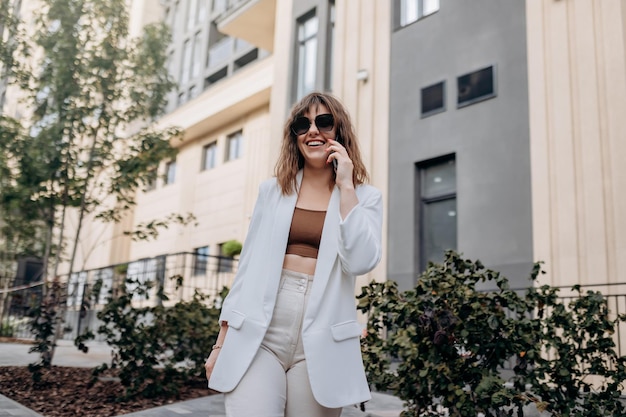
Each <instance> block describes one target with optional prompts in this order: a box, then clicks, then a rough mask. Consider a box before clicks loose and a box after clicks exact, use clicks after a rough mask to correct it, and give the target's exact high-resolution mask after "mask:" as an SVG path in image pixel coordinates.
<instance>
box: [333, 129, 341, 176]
mask: <svg viewBox="0 0 626 417" xmlns="http://www.w3.org/2000/svg"><path fill="white" fill-rule="evenodd" d="M335 140H336V141H337V142H339V143H340V144H342V145H343V141H342V140H341V136H339V132H337V137H336V138H335ZM333 169H334V170H335V172H337V160H336V159H333Z"/></svg>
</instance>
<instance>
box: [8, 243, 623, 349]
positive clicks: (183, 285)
mask: <svg viewBox="0 0 626 417" xmlns="http://www.w3.org/2000/svg"><path fill="white" fill-rule="evenodd" d="M237 266H238V262H237V260H235V259H232V258H226V257H220V256H211V255H200V254H196V253H191V252H181V253H176V254H169V255H162V256H157V257H154V258H146V259H139V260H136V261H132V262H129V263H127V264H119V265H111V266H107V267H105V268H100V269H93V270H88V271H80V272H77V273H74V274H72V276H71V277H62V278H64V279H62V280H61V281H62V283H63V285H64V286H63V289H64V293H65V294H67V295H66V297H65V298H64V300H63V302H64V303H65V304H66V306H67V314H66V325H67V327H68V329H69V331H68V332H66V333H65V336H64V337H65V338H67V339H73V338H74V337H75V336H76V335H77V334H79V333H80V332H82V331H83V330H84V329H85V328H87V327H89V328H91V329H96V328H97V325H98V320H97V317H96V316H97V313H98V311H100V310H102V307H103V306H104V304H105V303H106V302H107V299H108V297H110V296H111V292H112V291H114V289H115V288H119V284H120V283H121V281H122V280H124V279H125V278H126V277H128V278H132V279H134V280H136V281H137V282H143V283H145V282H148V281H150V282H152V283H153V284H154V285H153V288H152V290H151V292H150V294H149V297H148V298H140V297H137V298H136V300H135V303H136V304H137V305H138V306H148V305H155V304H158V303H159V302H160V301H159V299H158V297H157V296H156V291H157V288H158V287H159V286H160V287H161V288H163V290H164V292H165V293H166V294H167V296H168V298H169V300H168V301H166V302H164V303H163V304H164V305H165V306H169V305H174V304H175V303H177V302H178V301H182V300H190V299H191V298H192V297H193V294H194V292H195V291H200V292H202V293H203V294H206V295H209V296H210V297H213V299H215V298H216V297H217V296H218V295H219V293H220V291H221V290H222V289H223V288H224V287H230V285H231V283H232V280H233V278H234V276H235V273H236V271H237ZM98 282H100V283H101V290H100V292H99V295H98V297H97V300H96V302H95V303H93V302H87V301H89V295H90V294H91V291H92V289H93V287H94V286H95V284H96V283H98ZM178 284H180V285H178ZM558 288H559V299H560V301H561V302H563V303H564V304H565V305H567V304H568V303H569V302H570V301H572V300H573V299H575V298H577V297H578V296H579V293H578V292H576V291H574V290H573V289H572V287H571V286H569V287H558ZM580 288H581V293H582V294H585V293H586V292H587V291H598V292H600V293H602V294H603V296H604V297H605V299H606V300H607V303H608V307H609V311H610V314H611V318H615V317H617V316H618V315H620V314H626V282H625V283H619V284H617V283H615V284H588V285H581V286H580ZM520 291H523V290H520ZM40 300H41V287H40V286H34V287H30V288H23V289H20V290H17V291H12V292H11V293H10V296H9V300H8V306H9V307H8V309H7V311H8V313H7V311H5V316H4V317H3V318H2V322H1V323H0V330H2V332H1V333H0V336H1V335H6V334H8V333H10V334H11V335H12V336H14V337H19V338H25V339H29V338H32V334H31V332H30V330H29V326H28V322H29V320H30V318H29V312H30V311H32V309H33V308H34V307H36V306H37V305H38V304H39V303H40ZM614 340H615V344H616V350H617V352H618V353H619V355H620V356H625V355H626V323H624V322H620V323H619V325H618V326H617V328H616V329H615V334H614Z"/></svg>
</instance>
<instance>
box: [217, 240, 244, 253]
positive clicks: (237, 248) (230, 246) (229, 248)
mask: <svg viewBox="0 0 626 417" xmlns="http://www.w3.org/2000/svg"><path fill="white" fill-rule="evenodd" d="M242 248H243V245H242V244H241V242H239V241H237V240H229V241H228V242H224V244H223V245H222V255H224V256H229V257H233V256H235V255H239V254H240V253H241V249H242Z"/></svg>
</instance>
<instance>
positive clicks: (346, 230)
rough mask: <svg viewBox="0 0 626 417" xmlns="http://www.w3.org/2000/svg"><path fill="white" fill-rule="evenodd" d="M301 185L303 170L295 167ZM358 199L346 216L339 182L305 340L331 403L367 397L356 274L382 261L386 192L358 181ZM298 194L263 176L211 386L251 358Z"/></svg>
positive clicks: (320, 393)
mask: <svg viewBox="0 0 626 417" xmlns="http://www.w3.org/2000/svg"><path fill="white" fill-rule="evenodd" d="M297 178H298V186H299V185H300V182H301V181H302V171H300V173H299V174H298V177H297ZM356 194H357V197H358V199H359V204H358V205H357V206H356V207H354V208H353V209H352V210H351V211H350V213H349V214H348V215H347V216H346V218H345V219H343V221H342V220H341V216H340V213H339V198H340V191H339V189H338V188H337V187H336V186H335V188H334V190H333V192H332V195H331V198H330V201H329V204H328V209H327V214H326V218H325V221H324V229H323V232H322V238H321V242H320V247H319V253H318V257H317V264H316V269H315V275H314V278H313V286H312V288H311V293H310V296H309V301H308V305H307V308H306V312H305V314H304V318H303V323H302V342H303V345H304V352H305V357H306V363H307V370H308V373H309V378H310V382H311V388H312V391H313V394H314V396H315V399H316V401H317V402H319V403H320V404H321V405H323V406H325V407H329V408H337V407H343V406H346V405H350V404H357V403H360V402H363V401H367V400H369V399H370V398H371V397H370V392H369V388H368V384H367V381H366V378H365V372H364V369H363V362H362V359H361V354H360V340H359V336H360V335H361V326H360V325H359V323H358V322H357V321H356V308H355V299H354V285H355V276H356V275H362V274H365V273H367V272H369V271H371V270H372V269H373V268H374V267H375V266H376V265H377V264H378V262H379V261H380V257H381V253H382V249H381V228H382V198H381V194H380V192H379V191H378V190H377V189H375V188H374V187H371V186H369V185H361V186H358V187H357V188H356ZM296 200H297V194H296V193H293V194H291V195H288V196H284V195H283V194H282V192H281V190H280V187H279V186H278V184H277V182H276V179H275V178H273V179H270V180H267V181H265V182H263V183H262V184H261V186H260V188H259V196H258V199H257V202H256V205H255V208H254V212H253V214H252V220H251V223H250V228H249V230H248V236H247V238H246V241H245V243H244V246H243V252H242V254H241V258H240V262H239V270H238V272H237V276H236V277H235V281H234V283H233V286H232V288H231V290H230V293H229V295H228V297H227V298H226V299H225V300H224V303H223V305H222V313H221V316H220V322H221V321H227V322H228V326H229V329H228V332H227V334H226V339H225V340H224V344H223V347H222V349H221V352H220V354H219V356H218V359H217V362H216V364H215V367H214V369H213V372H212V374H211V378H210V381H209V387H211V388H212V389H215V390H217V391H221V392H230V391H232V390H233V389H234V388H235V387H236V386H237V384H238V383H239V381H240V380H241V378H242V376H243V375H244V374H245V372H246V370H247V369H248V366H249V365H250V363H251V361H252V359H253V358H254V356H255V354H256V352H257V350H258V349H259V346H260V344H261V342H262V340H263V337H264V335H265V331H266V329H267V328H268V326H269V323H270V320H271V318H272V311H273V309H274V304H275V300H276V294H277V290H278V283H279V279H280V275H281V270H282V265H283V260H284V257H285V250H286V247H287V239H288V236H289V229H290V226H291V219H292V216H293V211H294V208H295V205H296Z"/></svg>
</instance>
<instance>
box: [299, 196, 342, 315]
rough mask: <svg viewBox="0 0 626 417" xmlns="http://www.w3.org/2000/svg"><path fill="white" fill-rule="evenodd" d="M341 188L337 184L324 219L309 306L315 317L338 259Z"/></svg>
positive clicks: (308, 309) (310, 312) (308, 313)
mask: <svg viewBox="0 0 626 417" xmlns="http://www.w3.org/2000/svg"><path fill="white" fill-rule="evenodd" d="M339 198H340V195H339V188H337V186H335V188H333V192H332V194H331V196H330V201H329V202H328V209H327V210H326V218H325V219H324V230H323V231H322V240H321V241H320V249H319V252H318V253H317V264H316V266H315V276H314V278H313V287H312V288H311V295H310V298H309V303H308V306H307V314H306V315H307V316H308V317H315V316H316V315H317V313H316V312H317V309H318V307H319V301H320V300H321V299H322V297H323V295H324V290H325V288H326V284H327V283H328V280H329V279H330V274H331V272H332V269H333V266H334V265H335V262H336V260H337V253H338V251H339V217H340V214H339Z"/></svg>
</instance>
